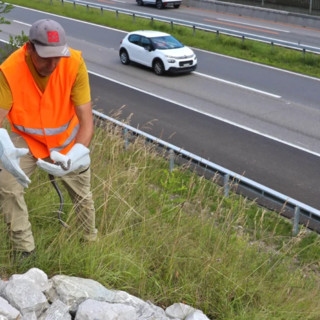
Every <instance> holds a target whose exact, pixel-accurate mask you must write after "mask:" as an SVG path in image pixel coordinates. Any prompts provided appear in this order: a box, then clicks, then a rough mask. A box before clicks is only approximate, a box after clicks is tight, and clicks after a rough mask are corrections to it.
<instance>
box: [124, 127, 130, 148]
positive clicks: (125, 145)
mask: <svg viewBox="0 0 320 320" xmlns="http://www.w3.org/2000/svg"><path fill="white" fill-rule="evenodd" d="M123 136H124V149H125V150H128V147H129V139H128V129H127V128H124V129H123Z"/></svg>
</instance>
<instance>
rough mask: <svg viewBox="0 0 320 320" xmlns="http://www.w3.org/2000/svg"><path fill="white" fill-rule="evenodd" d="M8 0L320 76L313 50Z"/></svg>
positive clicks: (55, 1)
mask: <svg viewBox="0 0 320 320" xmlns="http://www.w3.org/2000/svg"><path fill="white" fill-rule="evenodd" d="M7 2H8V3H11V4H18V5H22V6H24V7H31V8H35V9H38V10H42V11H47V12H51V13H55V14H58V15H63V16H68V17H72V18H75V19H80V20H84V21H89V22H93V23H97V24H101V25H105V26H109V27H113V28H117V29H120V30H126V31H133V30H138V29H153V30H161V31H165V32H169V33H171V34H172V35H174V36H175V37H177V38H178V39H179V40H180V41H181V42H183V43H184V44H186V45H189V46H192V47H195V48H200V49H204V50H208V51H212V52H216V53H220V54H225V55H229V56H232V57H237V58H240V59H245V60H249V61H254V62H258V63H262V64H267V65H270V66H274V67H278V68H282V69H286V70H290V71H294V72H298V73H302V74H306V75H310V76H314V77H320V57H319V55H316V54H312V53H305V54H304V53H302V52H299V51H295V50H292V49H286V48H282V47H276V46H271V45H270V44H264V43H259V42H256V41H251V40H244V41H242V39H238V38H234V37H230V36H225V35H219V36H217V35H216V34H215V33H211V32H206V31H200V30H196V32H195V34H194V33H193V31H192V29H190V28H186V27H182V26H178V25H174V26H173V29H171V26H170V24H168V23H162V22H158V21H153V22H151V21H150V20H148V19H144V18H138V17H135V19H133V17H132V16H128V15H126V14H121V13H119V15H118V16H117V15H116V13H115V12H108V11H103V14H101V11H100V9H94V8H89V9H87V8H86V7H83V6H79V5H77V6H76V7H74V6H73V4H70V3H64V4H63V5H62V3H61V1H60V0H52V4H50V0H28V1H25V0H9V1H7Z"/></svg>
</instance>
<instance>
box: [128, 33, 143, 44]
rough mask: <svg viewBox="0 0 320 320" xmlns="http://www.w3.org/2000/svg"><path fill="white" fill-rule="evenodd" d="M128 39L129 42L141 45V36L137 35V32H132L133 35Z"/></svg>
mask: <svg viewBox="0 0 320 320" xmlns="http://www.w3.org/2000/svg"><path fill="white" fill-rule="evenodd" d="M128 40H129V42H131V43H134V44H137V45H139V42H140V36H139V35H137V34H132V35H130V36H129V39H128Z"/></svg>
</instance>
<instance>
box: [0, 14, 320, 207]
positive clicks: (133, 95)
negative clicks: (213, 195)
mask: <svg viewBox="0 0 320 320" xmlns="http://www.w3.org/2000/svg"><path fill="white" fill-rule="evenodd" d="M45 16H48V15H47V14H44V13H38V12H35V11H27V10H24V9H19V10H18V9H15V10H13V11H12V13H10V14H9V15H8V17H9V18H10V19H15V20H21V21H23V22H24V24H22V23H16V22H14V23H12V25H9V26H6V25H4V26H3V27H2V30H3V32H2V33H1V34H0V36H1V37H2V38H6V37H8V35H9V34H15V33H17V34H20V33H21V30H25V32H26V33H28V27H29V26H28V24H31V23H32V22H33V21H35V20H36V19H39V18H40V17H41V18H43V17H45ZM55 19H57V20H58V21H60V22H61V24H62V25H63V26H64V27H65V29H66V30H67V34H68V41H69V43H70V44H71V45H72V46H73V47H74V48H78V49H81V50H82V51H83V54H84V57H85V59H86V62H87V66H88V69H89V70H90V71H92V72H94V73H97V74H99V76H95V75H94V74H93V73H91V75H90V81H91V86H92V97H93V101H94V107H95V109H98V110H103V111H104V112H105V113H106V114H112V112H113V111H114V110H117V109H119V108H120V107H121V106H123V105H125V106H126V107H125V108H124V109H123V115H122V116H123V117H124V118H126V117H127V115H128V114H131V113H132V114H133V118H132V124H133V125H135V126H139V128H144V127H145V124H146V123H148V122H149V121H154V125H153V127H152V128H151V129H148V130H149V131H148V132H149V133H151V134H153V135H155V136H159V137H161V138H162V139H164V140H168V142H171V143H173V144H175V145H177V146H180V147H183V148H185V149H186V150H187V151H190V152H193V153H195V154H198V155H199V156H203V157H204V158H207V159H209V160H210V161H212V162H215V163H217V164H220V165H221V166H224V167H226V168H228V169H230V170H232V171H235V172H237V173H239V174H244V175H245V176H246V177H248V178H250V179H252V180H255V181H257V182H259V183H261V184H264V185H266V186H268V187H270V188H272V189H275V190H277V191H279V192H282V193H284V194H286V195H288V196H290V197H292V198H295V199H297V200H299V201H302V202H304V203H306V204H308V205H310V206H313V207H315V208H318V209H319V208H320V205H319V203H318V196H319V193H318V184H317V182H318V180H319V166H318V162H319V154H320V146H319V138H320V130H319V129H318V123H319V120H320V113H319V108H318V106H317V93H318V87H319V81H318V80H317V79H312V78H307V77H301V76H298V75H294V74H291V73H286V72H282V71H279V70H274V69H270V68H265V67H262V66H257V65H254V64H250V63H246V62H243V61H239V60H234V59H229V58H227V57H221V56H219V55H212V54H209V53H205V52H197V54H198V55H199V68H198V71H197V73H194V74H190V75H185V76H179V77H156V76H155V75H154V74H153V73H152V72H151V71H150V70H148V69H146V68H140V67H137V66H136V65H130V66H123V65H121V63H120V62H119V57H118V46H119V41H120V40H121V38H122V37H123V35H124V33H122V32H118V31H115V30H110V29H107V28H101V27H98V26H94V25H89V24H84V23H82V22H77V21H73V20H66V19H63V18H58V17H55ZM227 81H229V82H230V81H232V83H228V82H227ZM245 85H246V87H244V86H245ZM301 92H302V93H303V94H301ZM277 94H278V95H277ZM293 145H294V147H293Z"/></svg>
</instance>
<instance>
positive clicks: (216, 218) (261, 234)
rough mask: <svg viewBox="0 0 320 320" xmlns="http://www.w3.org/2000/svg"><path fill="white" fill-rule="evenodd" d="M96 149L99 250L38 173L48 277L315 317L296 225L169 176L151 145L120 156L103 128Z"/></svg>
mask: <svg viewBox="0 0 320 320" xmlns="http://www.w3.org/2000/svg"><path fill="white" fill-rule="evenodd" d="M40 2H43V3H44V2H45V1H40ZM28 3H31V1H28ZM73 13H74V11H73ZM98 127H99V126H98ZM91 149H92V163H93V165H92V171H93V180H92V185H93V194H94V199H95V205H96V209H97V226H98V228H99V233H100V241H99V242H98V243H95V244H90V245H88V244H85V245H84V244H83V243H81V241H80V240H79V237H80V232H81V229H79V228H78V226H77V224H76V221H74V218H75V217H74V214H73V213H74V208H73V206H72V204H71V203H70V200H69V198H68V196H67V195H66V194H64V196H65V205H64V211H65V215H63V218H64V219H65V220H66V221H67V222H68V224H69V225H70V228H69V229H64V228H62V227H61V226H60V225H59V224H58V222H57V219H56V210H57V209H58V207H59V203H58V199H57V195H56V194H55V191H54V190H53V188H52V186H51V185H50V182H49V181H48V179H47V176H46V174H44V173H43V172H36V174H35V175H34V176H33V177H32V184H31V186H30V187H29V190H28V192H27V194H26V201H27V203H28V205H29V212H30V219H31V222H32V225H33V231H34V233H35V238H36V245H37V259H36V262H35V265H36V266H37V267H39V268H41V269H43V270H44V271H45V272H47V274H48V275H49V277H50V276H52V275H54V274H57V273H63V274H69V275H76V276H80V277H88V278H93V279H95V280H97V281H99V282H101V283H102V284H103V285H105V286H107V287H109V288H115V289H122V290H126V291H128V292H130V293H132V294H134V295H136V296H139V297H141V298H143V299H145V300H147V299H150V300H151V301H153V302H154V303H156V304H158V305H160V306H163V307H165V306H167V305H170V304H172V303H174V302H185V303H187V304H190V305H192V306H194V307H196V308H199V309H201V310H203V311H204V312H205V313H206V314H207V315H208V316H209V317H210V318H212V319H213V318H214V319H243V320H248V319H259V320H263V319H268V320H270V319H293V320H294V319H297V320H298V319H302V318H303V319H314V320H316V319H318V318H319V316H318V315H319V314H320V306H319V303H318V301H319V298H320V290H319V287H320V277H319V268H320V263H319V261H320V246H319V245H320V241H319V237H318V236H317V235H316V234H314V233H312V232H307V231H306V230H305V229H301V231H300V233H299V235H298V236H297V237H295V238H292V237H291V228H292V226H291V223H290V222H289V221H287V220H284V219H282V218H280V217H279V216H278V214H276V213H273V212H269V211H267V210H264V209H263V208H260V207H258V206H257V205H255V203H254V202H250V201H248V200H246V199H244V198H242V197H239V196H237V195H235V194H233V195H231V196H230V197H229V198H225V197H224V195H223V190H221V188H219V187H218V186H217V185H216V184H214V183H212V182H211V181H207V180H205V179H203V178H202V177H198V176H197V175H195V174H193V173H192V172H190V171H189V170H188V169H187V168H180V169H179V170H175V171H174V172H173V173H172V174H169V172H168V163H167V162H166V161H165V160H164V158H162V157H158V155H157V153H156V152H155V151H154V150H153V148H152V146H151V145H148V146H146V145H145V144H144V143H143V142H141V141H139V140H137V141H135V142H134V143H132V144H131V145H130V148H129V150H128V151H124V149H123V139H122V133H121V131H120V130H117V129H116V128H114V127H112V126H111V125H110V126H108V127H107V128H105V129H102V128H97V130H96V134H95V137H94V140H93V142H92V146H91ZM0 228H2V229H1V230H0V232H2V233H3V234H4V233H5V226H4V224H0ZM9 256H10V246H9V244H8V243H6V242H4V241H2V242H0V274H1V275H3V276H9V275H10V274H12V273H17V272H19V273H21V272H25V271H26V270H28V269H29V268H30V267H31V266H33V264H32V263H31V262H29V261H26V262H25V264H24V265H21V266H17V265H15V264H13V263H11V261H10V260H9V259H8V257H9Z"/></svg>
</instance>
